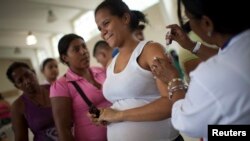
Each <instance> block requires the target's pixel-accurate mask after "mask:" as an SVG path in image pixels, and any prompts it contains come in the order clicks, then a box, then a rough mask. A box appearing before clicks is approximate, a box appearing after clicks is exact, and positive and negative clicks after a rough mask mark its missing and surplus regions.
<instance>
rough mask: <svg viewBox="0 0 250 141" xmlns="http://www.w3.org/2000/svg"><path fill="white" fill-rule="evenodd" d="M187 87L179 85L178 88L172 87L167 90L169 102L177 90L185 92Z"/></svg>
mask: <svg viewBox="0 0 250 141" xmlns="http://www.w3.org/2000/svg"><path fill="white" fill-rule="evenodd" d="M187 88H188V86H187V85H184V84H181V85H178V86H174V87H172V88H171V89H169V90H168V92H169V93H168V98H169V100H172V97H173V94H174V93H175V92H176V91H178V90H185V91H186V90H187Z"/></svg>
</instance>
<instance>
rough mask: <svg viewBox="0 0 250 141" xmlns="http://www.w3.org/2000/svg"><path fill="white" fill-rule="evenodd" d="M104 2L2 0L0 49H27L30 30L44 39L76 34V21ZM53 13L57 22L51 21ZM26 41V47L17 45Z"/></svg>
mask: <svg viewBox="0 0 250 141" xmlns="http://www.w3.org/2000/svg"><path fill="white" fill-rule="evenodd" d="M101 1H102V0H1V2H0V3H1V4H0V49H1V47H2V48H6V47H17V46H26V45H25V37H26V36H27V34H28V31H32V33H33V34H35V35H36V36H38V37H41V38H49V37H51V36H52V35H55V34H57V33H69V32H73V29H72V21H73V20H74V19H75V18H77V17H78V16H80V15H81V14H82V13H84V12H86V11H87V10H90V9H94V8H95V7H96V6H97V5H98V4H99V3H100V2H101ZM49 10H52V11H53V12H54V14H55V15H56V17H57V20H56V21H55V22H53V23H49V22H47V16H48V11H49ZM15 38H16V40H14V39H15ZM22 39H24V41H23V42H24V44H22V43H20V44H15V43H14V41H17V42H18V41H21V40H22ZM38 40H39V39H38ZM42 40H43V39H42ZM37 46H39V45H37Z"/></svg>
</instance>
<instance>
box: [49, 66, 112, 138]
mask: <svg viewBox="0 0 250 141" xmlns="http://www.w3.org/2000/svg"><path fill="white" fill-rule="evenodd" d="M90 70H91V72H92V74H93V76H94V79H95V80H96V81H97V82H98V83H100V84H103V82H104V80H105V78H106V71H105V69H103V68H97V67H92V68H90ZM70 81H76V82H77V84H78V85H79V86H80V87H81V89H82V90H83V92H84V93H85V94H86V96H87V97H88V98H89V100H90V101H91V102H93V103H94V105H95V106H96V107H108V106H110V103H109V102H108V101H107V100H106V99H105V98H104V97H103V93H102V90H99V89H98V88H96V87H95V86H93V85H92V84H91V83H89V82H88V81H87V80H86V79H85V78H83V77H80V76H78V75H77V74H75V73H74V72H72V71H71V70H70V69H68V71H67V73H66V77H65V76H62V77H61V78H59V79H58V80H57V81H56V82H54V83H53V85H52V86H51V88H50V97H69V98H71V99H72V108H73V119H74V135H75V140H76V141H106V140H107V133H106V127H102V126H96V125H94V124H92V123H91V121H90V119H89V118H88V117H87V112H88V105H87V104H86V103H85V101H84V100H83V99H82V97H81V96H80V94H79V93H78V92H77V90H76V89H75V87H74V86H73V85H72V83H71V82H70ZM62 112H63V111H62Z"/></svg>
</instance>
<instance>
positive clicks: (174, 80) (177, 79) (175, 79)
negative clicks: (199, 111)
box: [168, 78, 183, 89]
mask: <svg viewBox="0 0 250 141" xmlns="http://www.w3.org/2000/svg"><path fill="white" fill-rule="evenodd" d="M176 81H179V82H182V83H183V81H182V79H180V78H173V79H172V80H170V81H169V82H168V89H170V86H171V85H172V83H174V82H176Z"/></svg>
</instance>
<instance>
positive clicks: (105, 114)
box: [98, 108, 122, 123]
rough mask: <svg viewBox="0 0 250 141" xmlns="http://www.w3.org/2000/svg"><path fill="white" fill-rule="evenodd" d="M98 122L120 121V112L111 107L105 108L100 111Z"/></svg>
mask: <svg viewBox="0 0 250 141" xmlns="http://www.w3.org/2000/svg"><path fill="white" fill-rule="evenodd" d="M98 121H99V122H103V121H105V122H108V123H110V122H120V121H122V112H121V111H117V110H114V109H111V108H105V109H103V110H102V111H101V115H100V117H99V119H98Z"/></svg>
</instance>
